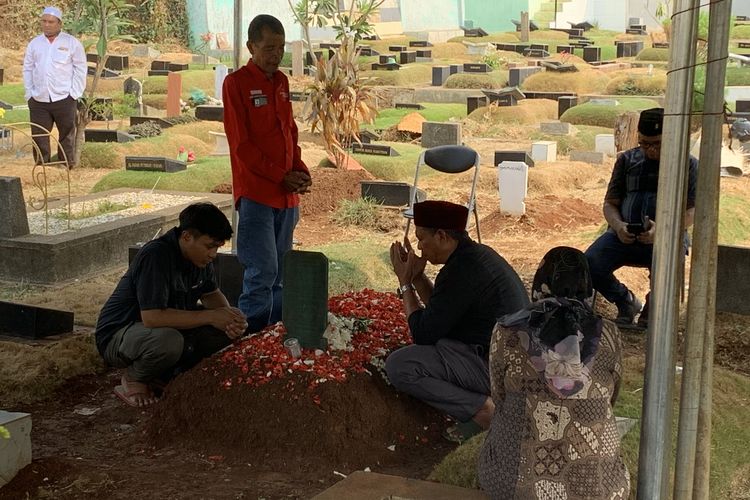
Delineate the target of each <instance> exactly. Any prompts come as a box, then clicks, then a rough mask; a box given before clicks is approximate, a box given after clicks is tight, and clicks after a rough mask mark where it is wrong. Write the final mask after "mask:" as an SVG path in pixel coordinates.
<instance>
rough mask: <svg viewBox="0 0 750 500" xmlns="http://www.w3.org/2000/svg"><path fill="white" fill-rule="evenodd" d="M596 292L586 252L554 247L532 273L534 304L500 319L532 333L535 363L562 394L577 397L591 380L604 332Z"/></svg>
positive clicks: (551, 388) (554, 388)
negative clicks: (591, 366)
mask: <svg viewBox="0 0 750 500" xmlns="http://www.w3.org/2000/svg"><path fill="white" fill-rule="evenodd" d="M592 295H593V288H592V285H591V276H590V274H589V268H588V263H587V261H586V257H585V256H584V255H583V253H581V251H580V250H576V249H575V248H570V247H555V248H553V249H552V250H550V251H549V252H547V254H546V255H545V256H544V258H543V259H542V262H541V263H540V264H539V268H538V269H537V271H536V274H535V275H534V282H533V284H532V287H531V298H532V300H533V302H532V304H531V305H530V306H529V307H528V308H526V309H524V310H522V311H519V312H518V313H515V314H512V315H509V316H505V317H504V318H501V320H500V324H501V325H503V326H506V327H512V328H517V329H520V330H523V331H525V332H526V333H527V334H528V336H529V343H528V353H529V357H530V359H531V361H532V363H533V364H534V366H535V368H536V369H537V371H538V372H539V374H540V376H542V377H543V378H544V380H545V382H546V384H547V386H548V387H549V388H550V390H552V391H553V392H554V393H556V394H557V395H558V396H560V397H562V398H575V397H576V394H578V393H580V392H581V390H582V389H584V388H585V387H586V386H587V385H588V384H590V383H591V377H590V375H589V370H588V368H587V364H590V362H591V361H592V360H593V357H594V354H595V353H596V350H597V348H598V346H599V338H600V337H601V332H602V320H601V318H600V317H598V316H597V315H596V314H594V312H593V310H592V308H591V298H592Z"/></svg>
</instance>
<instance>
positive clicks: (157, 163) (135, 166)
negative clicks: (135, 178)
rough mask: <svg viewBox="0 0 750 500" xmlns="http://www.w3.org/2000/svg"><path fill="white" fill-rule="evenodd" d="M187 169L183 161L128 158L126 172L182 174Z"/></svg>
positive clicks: (126, 159)
mask: <svg viewBox="0 0 750 500" xmlns="http://www.w3.org/2000/svg"><path fill="white" fill-rule="evenodd" d="M186 168H187V164H186V163H185V162H183V161H179V160H173V159H172V158H165V157H163V156H126V157H125V170H136V171H141V172H166V173H172V172H180V171H182V170H185V169H186Z"/></svg>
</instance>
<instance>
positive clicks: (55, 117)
mask: <svg viewBox="0 0 750 500" xmlns="http://www.w3.org/2000/svg"><path fill="white" fill-rule="evenodd" d="M41 25H42V34H41V35H39V36H37V37H36V38H34V39H33V40H31V42H30V43H29V45H28V47H26V56H25V57H24V60H23V84H24V88H25V90H26V94H25V97H26V100H27V101H28V103H29V121H30V122H31V123H33V124H37V125H39V126H40V127H43V128H44V129H45V130H52V125H53V124H54V125H56V126H57V132H58V138H59V141H60V148H58V160H59V161H63V160H64V159H67V161H68V167H69V168H72V167H73V161H74V152H75V135H76V112H77V106H78V99H79V98H80V97H81V96H83V91H84V90H85V89H86V72H87V70H88V65H87V64H86V53H85V51H84V50H83V45H81V42H79V41H78V40H77V39H76V38H74V37H73V36H71V35H69V34H68V33H65V32H63V31H62V12H61V11H60V9H58V8H57V7H46V8H45V9H44V11H43V12H42V17H41ZM32 133H33V134H34V135H37V137H34V142H35V143H36V145H37V147H38V148H39V151H38V152H37V150H36V149H35V150H34V158H35V160H36V162H37V164H39V163H47V162H49V161H50V143H49V137H48V136H46V135H44V134H46V132H44V131H43V130H41V129H39V128H37V127H33V128H32ZM60 149H61V150H62V152H64V153H65V157H63V155H62V152H61V151H60ZM40 155H41V157H40Z"/></svg>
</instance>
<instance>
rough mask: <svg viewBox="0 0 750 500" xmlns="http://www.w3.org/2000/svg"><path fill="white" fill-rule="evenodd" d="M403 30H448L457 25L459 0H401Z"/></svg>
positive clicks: (459, 7) (459, 8)
mask: <svg viewBox="0 0 750 500" xmlns="http://www.w3.org/2000/svg"><path fill="white" fill-rule="evenodd" d="M400 4H401V24H402V25H403V28H404V31H407V32H410V31H428V30H450V29H456V28H458V26H459V20H460V19H461V2H460V1H459V0H401V2H400Z"/></svg>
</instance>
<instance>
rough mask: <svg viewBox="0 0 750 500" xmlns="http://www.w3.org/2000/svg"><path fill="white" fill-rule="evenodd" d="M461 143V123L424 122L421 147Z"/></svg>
mask: <svg viewBox="0 0 750 500" xmlns="http://www.w3.org/2000/svg"><path fill="white" fill-rule="evenodd" d="M446 145H453V146H457V145H461V123H444V122H424V123H423V124H422V147H423V148H433V147H435V146H446Z"/></svg>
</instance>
